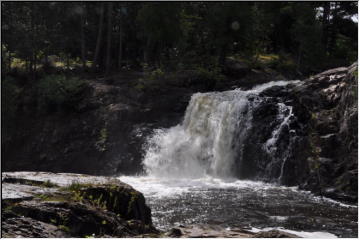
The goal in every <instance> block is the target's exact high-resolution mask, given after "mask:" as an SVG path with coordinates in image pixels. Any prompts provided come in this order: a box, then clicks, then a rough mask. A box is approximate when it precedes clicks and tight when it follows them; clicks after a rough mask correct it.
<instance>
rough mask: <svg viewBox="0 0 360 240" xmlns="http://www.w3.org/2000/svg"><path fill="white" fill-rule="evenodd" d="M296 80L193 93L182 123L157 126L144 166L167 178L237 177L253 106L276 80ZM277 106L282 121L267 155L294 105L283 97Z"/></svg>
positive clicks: (269, 144)
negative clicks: (290, 104)
mask: <svg viewBox="0 0 360 240" xmlns="http://www.w3.org/2000/svg"><path fill="white" fill-rule="evenodd" d="M297 82H298V81H276V82H269V83H266V84H262V85H259V86H256V87H254V88H253V89H251V90H248V91H243V90H241V89H235V90H230V91H224V92H208V93H196V94H194V95H193V96H192V97H191V100H190V103H189V105H188V107H187V109H186V113H185V116H184V120H183V122H182V123H181V124H179V125H177V126H174V127H171V128H169V129H157V130H155V132H154V134H153V135H152V136H151V137H150V138H149V139H148V141H147V143H146V145H145V151H146V153H145V156H144V161H143V164H144V167H145V170H146V172H147V173H148V174H149V175H152V176H156V177H167V178H201V177H205V176H214V177H219V178H232V177H235V175H236V173H235V163H236V161H242V152H243V145H244V143H245V141H246V139H247V137H248V135H249V134H251V132H250V129H251V128H252V118H253V111H254V109H256V107H257V106H258V104H259V103H261V101H262V98H261V97H260V96H259V94H260V93H261V92H263V91H264V90H266V89H268V88H270V87H273V86H285V85H287V84H290V83H297ZM278 107H279V111H278V116H277V117H278V119H279V120H280V123H279V124H278V125H277V126H275V128H274V131H273V133H272V136H271V138H270V139H268V140H267V141H266V143H264V146H263V147H264V148H265V149H266V151H268V153H269V155H270V154H271V153H272V152H273V151H274V150H276V142H277V139H278V138H279V135H280V132H281V131H282V130H283V128H284V127H285V126H286V125H287V124H288V122H289V119H290V117H291V116H292V108H291V107H289V106H286V105H285V104H284V103H279V104H278ZM281 171H283V166H282V170H281ZM281 174H282V173H281Z"/></svg>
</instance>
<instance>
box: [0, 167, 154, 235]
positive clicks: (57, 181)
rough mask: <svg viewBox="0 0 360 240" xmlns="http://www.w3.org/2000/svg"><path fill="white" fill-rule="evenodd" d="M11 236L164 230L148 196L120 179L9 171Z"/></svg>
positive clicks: (6, 195)
mask: <svg viewBox="0 0 360 240" xmlns="http://www.w3.org/2000/svg"><path fill="white" fill-rule="evenodd" d="M2 189H3V191H2V202H3V207H4V210H3V212H2V215H1V217H2V223H3V227H2V235H3V236H5V237H86V236H97V237H104V236H105V237H106V236H108V237H131V236H137V235H139V234H150V233H153V234H154V233H158V231H157V230H156V229H155V228H154V227H153V225H152V221H151V211H150V208H149V207H148V206H147V205H146V203H145V198H144V196H143V195H142V194H141V193H140V192H138V191H136V190H135V189H133V188H132V187H131V186H129V185H127V184H125V183H122V182H121V181H119V180H118V179H115V178H108V177H95V176H89V175H80V174H66V173H61V174H55V173H45V172H4V173H3V175H2Z"/></svg>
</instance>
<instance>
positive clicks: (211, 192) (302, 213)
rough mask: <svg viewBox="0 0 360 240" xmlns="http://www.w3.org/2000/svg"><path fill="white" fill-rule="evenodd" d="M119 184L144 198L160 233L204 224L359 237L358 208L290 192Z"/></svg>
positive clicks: (149, 181) (189, 182) (195, 182)
mask: <svg viewBox="0 0 360 240" xmlns="http://www.w3.org/2000/svg"><path fill="white" fill-rule="evenodd" d="M120 180H122V181H123V182H126V183H128V184H130V185H132V186H133V187H134V188H135V189H137V190H139V191H141V192H142V193H144V195H145V197H146V201H147V204H148V205H149V206H150V208H151V210H152V216H153V222H154V224H155V226H156V227H158V228H160V229H163V230H166V229H168V228H170V227H173V226H176V225H179V224H183V225H188V224H198V223H204V224H217V225H221V226H224V227H230V228H231V227H250V228H254V229H262V228H269V227H273V228H279V227H281V228H284V229H289V230H295V231H298V232H302V231H304V232H324V234H325V235H324V234H323V235H321V234H320V235H319V234H318V233H313V234H312V235H311V234H310V235H304V236H310V237H311V236H312V237H316V236H323V237H329V236H334V235H335V236H337V237H357V233H358V227H357V226H358V225H357V212H358V209H357V207H356V206H353V205H346V204H341V203H339V202H336V201H333V200H331V199H327V198H321V197H317V196H314V195H312V194H310V193H309V192H306V191H300V190H297V188H293V187H284V186H277V185H272V184H267V183H263V182H253V181H242V180H231V179H230V180H228V181H226V180H223V179H217V178H210V177H209V178H201V179H171V178H170V179H169V178H168V179H161V178H151V177H126V176H123V177H120ZM326 233H331V234H327V235H326Z"/></svg>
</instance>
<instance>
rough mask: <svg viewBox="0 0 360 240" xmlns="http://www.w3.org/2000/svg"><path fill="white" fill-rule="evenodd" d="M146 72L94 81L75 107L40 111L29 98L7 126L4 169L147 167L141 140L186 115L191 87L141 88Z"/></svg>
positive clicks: (127, 170)
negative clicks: (137, 85) (138, 81)
mask: <svg viewBox="0 0 360 240" xmlns="http://www.w3.org/2000/svg"><path fill="white" fill-rule="evenodd" d="M139 77H141V76H137V75H134V74H133V75H131V74H130V75H129V76H119V77H117V76H114V77H113V78H112V79H111V80H112V83H111V84H109V83H108V82H109V80H106V79H102V80H98V81H90V83H89V87H88V89H87V90H86V91H85V92H84V93H83V96H81V97H79V99H81V100H80V101H79V102H77V103H76V105H74V106H72V108H71V109H72V110H66V111H65V110H59V111H56V112H50V113H42V112H37V110H36V107H33V106H32V105H31V104H30V103H29V102H27V101H26V100H24V102H26V104H25V103H24V104H23V105H24V106H22V107H20V108H19V110H18V114H17V117H16V119H15V120H14V122H11V123H7V126H11V127H3V128H2V129H3V134H2V167H3V170H5V171H52V172H73V173H85V174H95V175H113V174H116V173H124V174H134V173H139V172H141V171H142V167H141V157H142V154H143V149H142V143H143V141H144V140H145V138H146V136H147V134H149V133H150V132H151V131H152V129H154V128H157V127H170V126H172V125H175V124H177V123H178V122H179V121H181V118H182V115H183V112H184V110H185V108H186V105H187V101H188V99H189V98H190V96H191V92H189V91H188V90H186V89H178V88H176V87H166V89H159V90H157V91H152V92H144V91H141V90H138V89H136V88H135V87H134V86H132V85H131V84H133V82H134V81H136V79H137V78H139Z"/></svg>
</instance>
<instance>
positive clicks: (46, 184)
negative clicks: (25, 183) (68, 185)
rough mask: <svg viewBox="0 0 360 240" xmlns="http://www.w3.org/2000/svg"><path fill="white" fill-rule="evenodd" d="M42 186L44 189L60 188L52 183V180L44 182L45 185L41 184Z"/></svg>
mask: <svg viewBox="0 0 360 240" xmlns="http://www.w3.org/2000/svg"><path fill="white" fill-rule="evenodd" d="M41 185H42V186H44V187H49V188H52V187H58V185H57V184H55V183H52V182H51V181H50V180H46V181H45V182H43V184H41Z"/></svg>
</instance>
